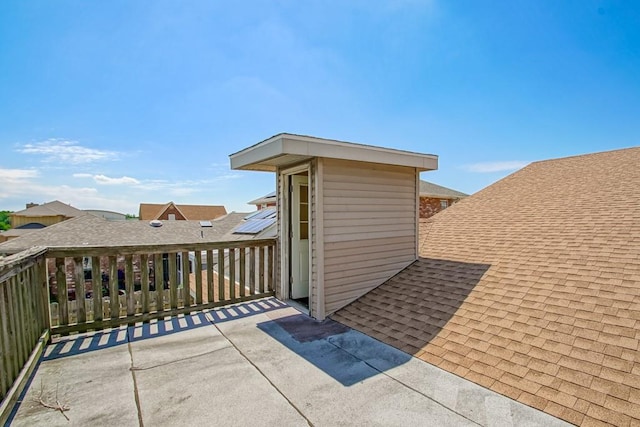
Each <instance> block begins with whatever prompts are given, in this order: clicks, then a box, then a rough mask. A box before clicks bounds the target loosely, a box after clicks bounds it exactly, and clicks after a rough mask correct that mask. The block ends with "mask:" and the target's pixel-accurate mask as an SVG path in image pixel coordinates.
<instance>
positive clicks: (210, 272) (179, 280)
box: [47, 239, 275, 334]
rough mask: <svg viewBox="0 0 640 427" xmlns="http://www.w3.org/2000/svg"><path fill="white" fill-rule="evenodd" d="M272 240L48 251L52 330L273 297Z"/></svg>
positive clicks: (115, 323)
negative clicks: (51, 269) (51, 267)
mask: <svg viewBox="0 0 640 427" xmlns="http://www.w3.org/2000/svg"><path fill="white" fill-rule="evenodd" d="M274 253H275V240H274V239H267V240H249V241H235V242H222V243H208V244H204V243H203V244H194V245H192V246H186V247H185V246H184V245H162V246H149V247H140V246H136V247H117V248H86V247H79V248H65V249H63V250H62V249H51V250H49V252H48V253H47V258H48V259H49V260H48V262H49V265H50V266H54V269H55V270H54V271H53V272H52V271H50V272H49V283H50V288H51V289H52V291H53V292H52V293H53V294H54V295H53V296H52V304H51V319H52V322H51V332H52V334H65V333H69V332H73V331H86V330H90V329H103V328H107V327H116V326H119V325H122V324H132V323H135V322H140V321H148V320H151V319H154V318H161V317H165V316H173V315H177V314H182V313H189V312H192V311H196V310H202V309H206V308H213V307H218V306H222V305H228V304H234V303H237V302H242V301H248V300H251V299H257V298H263V297H266V296H271V295H274V292H273V289H274V280H275V277H274V272H275V269H274Z"/></svg>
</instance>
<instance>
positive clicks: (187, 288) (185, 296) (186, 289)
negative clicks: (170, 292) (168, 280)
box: [182, 252, 191, 307]
mask: <svg viewBox="0 0 640 427" xmlns="http://www.w3.org/2000/svg"><path fill="white" fill-rule="evenodd" d="M190 270H191V263H190V262H189V252H182V301H183V304H184V306H185V307H190V306H191V281H190V280H189V271H190Z"/></svg>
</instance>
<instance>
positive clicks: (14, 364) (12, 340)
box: [7, 278, 20, 378]
mask: <svg viewBox="0 0 640 427" xmlns="http://www.w3.org/2000/svg"><path fill="white" fill-rule="evenodd" d="M13 283H14V280H13V278H11V279H9V280H8V281H7V301H8V304H7V307H8V308H9V310H7V317H8V322H7V325H8V328H7V329H8V336H9V349H11V350H10V353H9V355H10V362H11V365H10V369H11V371H10V372H11V378H15V377H17V376H18V372H19V371H20V368H19V367H18V363H19V362H18V361H19V360H20V349H19V348H18V342H17V339H16V329H17V327H16V323H17V319H16V310H15V308H14V307H15V299H14V298H15V293H14V292H13Z"/></svg>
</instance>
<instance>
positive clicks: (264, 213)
mask: <svg viewBox="0 0 640 427" xmlns="http://www.w3.org/2000/svg"><path fill="white" fill-rule="evenodd" d="M276 215H277V212H276V209H275V208H268V209H260V210H259V211H256V212H252V213H250V214H249V215H247V216H245V217H244V219H246V220H252V219H266V218H275V217H276Z"/></svg>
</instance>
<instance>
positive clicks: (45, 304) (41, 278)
mask: <svg viewBox="0 0 640 427" xmlns="http://www.w3.org/2000/svg"><path fill="white" fill-rule="evenodd" d="M36 271H37V272H38V284H39V286H38V289H39V290H40V293H39V294H38V295H39V297H40V298H39V301H40V303H39V304H40V305H39V310H40V312H41V313H42V317H43V321H42V328H43V329H50V328H51V313H50V308H49V300H50V297H49V280H48V277H49V272H48V267H47V260H46V258H45V257H42V258H40V259H39V260H38V268H37V270H36Z"/></svg>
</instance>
